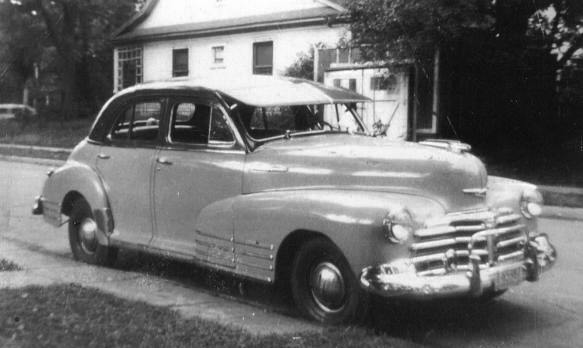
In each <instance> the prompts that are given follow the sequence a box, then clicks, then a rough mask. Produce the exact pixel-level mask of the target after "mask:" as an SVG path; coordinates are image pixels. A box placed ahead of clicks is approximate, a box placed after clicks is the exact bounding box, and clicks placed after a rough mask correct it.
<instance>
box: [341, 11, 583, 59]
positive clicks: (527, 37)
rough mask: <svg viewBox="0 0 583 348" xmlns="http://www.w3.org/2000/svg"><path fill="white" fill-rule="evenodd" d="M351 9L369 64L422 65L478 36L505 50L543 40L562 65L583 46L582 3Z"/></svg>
mask: <svg viewBox="0 0 583 348" xmlns="http://www.w3.org/2000/svg"><path fill="white" fill-rule="evenodd" d="M349 9H350V12H351V16H352V20H353V22H352V35H353V41H354V44H356V45H359V46H362V47H363V54H364V56H365V57H366V58H368V59H379V60H391V59H399V60H402V59H414V60H416V61H422V60H424V59H426V58H429V57H431V55H432V54H433V52H434V51H435V49H436V48H437V47H443V46H446V45H449V44H451V43H453V42H456V41H457V40H458V39H460V38H462V37H464V36H465V35H467V34H468V33H476V32H481V33H482V34H485V35H487V36H489V37H491V38H493V39H494V38H495V39H496V40H498V41H499V42H500V43H501V44H502V45H504V44H506V45H514V46H516V45H519V46H520V45H525V44H526V43H527V42H529V41H530V42H532V40H533V39H536V40H539V42H541V43H544V44H546V45H547V48H548V49H549V51H551V50H552V52H553V53H555V54H557V55H558V60H559V65H564V64H565V63H567V62H568V60H569V59H571V57H572V56H573V54H574V53H575V52H576V51H577V50H578V49H580V48H582V47H583V1H581V0H493V1H492V0H356V1H353V2H351V3H350V4H349Z"/></svg>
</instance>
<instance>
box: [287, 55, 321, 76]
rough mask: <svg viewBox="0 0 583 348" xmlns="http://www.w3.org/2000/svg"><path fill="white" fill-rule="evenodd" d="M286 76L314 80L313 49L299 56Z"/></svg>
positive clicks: (288, 69)
mask: <svg viewBox="0 0 583 348" xmlns="http://www.w3.org/2000/svg"><path fill="white" fill-rule="evenodd" d="M284 75H285V76H291V77H299V78H303V79H308V80H313V79H314V49H313V48H311V49H310V51H309V52H308V53H305V52H302V53H299V54H298V60H296V61H295V62H294V63H293V64H292V65H291V66H289V67H288V68H287V69H286V71H285V74H284Z"/></svg>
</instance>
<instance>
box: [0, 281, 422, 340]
mask: <svg viewBox="0 0 583 348" xmlns="http://www.w3.org/2000/svg"><path fill="white" fill-rule="evenodd" d="M0 313H2V315H1V316H0V345H2V344H3V345H5V346H15V347H60V348H64V347H216V348H220V347H278V348H279V347H339V348H342V347H359V348H364V347H406V346H413V343H410V344H409V343H407V342H404V341H402V340H399V339H394V338H391V337H388V336H386V335H375V334H374V333H373V332H371V331H369V330H365V329H361V328H346V327H341V328H329V329H325V330H324V332H323V333H313V334H298V335H270V336H253V335H250V334H248V333H246V332H244V331H242V330H240V329H235V328H231V327H227V326H223V325H220V324H217V323H214V322H210V321H205V320H192V319H190V320H183V319H181V318H180V317H179V316H178V314H176V313H175V312H173V311H171V310H169V309H166V308H160V307H154V306H150V305H147V304H145V303H142V302H132V301H127V300H122V299H119V298H117V297H114V296H112V295H108V294H104V293H101V292H99V291H97V290H93V289H87V288H82V287H79V286H76V285H66V286H51V287H47V288H41V287H28V288H24V289H17V290H0Z"/></svg>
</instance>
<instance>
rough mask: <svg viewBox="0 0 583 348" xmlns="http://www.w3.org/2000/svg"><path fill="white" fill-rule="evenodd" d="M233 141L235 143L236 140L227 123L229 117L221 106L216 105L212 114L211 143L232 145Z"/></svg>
mask: <svg viewBox="0 0 583 348" xmlns="http://www.w3.org/2000/svg"><path fill="white" fill-rule="evenodd" d="M233 141H235V138H234V137H233V133H231V129H230V128H229V125H228V123H227V116H226V115H225V113H224V112H223V110H222V109H221V108H220V107H219V105H217V104H214V105H213V106H212V113H211V125H210V129H209V143H211V144H212V143H215V144H216V143H231V142H233Z"/></svg>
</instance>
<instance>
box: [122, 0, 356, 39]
mask: <svg viewBox="0 0 583 348" xmlns="http://www.w3.org/2000/svg"><path fill="white" fill-rule="evenodd" d="M322 2H323V3H324V4H325V5H326V3H332V5H333V4H336V5H337V6H331V5H327V6H326V7H319V8H312V9H304V10H295V11H286V12H279V13H270V14H263V15H256V16H247V17H240V18H231V19H224V20H214V21H208V22H200V23H187V24H178V25H168V26H160V27H154V28H137V29H136V27H137V26H138V25H139V24H140V23H142V22H143V21H144V20H145V19H146V18H147V17H148V16H149V15H150V14H151V13H152V11H153V10H154V8H155V7H156V5H157V4H158V0H150V1H148V2H147V3H146V5H145V6H144V8H143V10H142V11H141V12H140V13H139V14H137V15H136V16H134V18H132V19H131V20H130V21H128V22H127V23H126V24H124V25H123V26H122V27H121V28H120V29H119V30H118V31H117V32H116V33H115V34H114V37H113V41H114V42H115V43H133V42H140V41H152V40H165V39H178V38H184V37H201V36H211V35H225V34H233V33H237V32H249V31H258V30H268V29H280V28H288V27H298V26H307V25H317V24H325V23H331V22H332V21H339V20H342V19H343V16H344V15H345V12H344V11H342V10H341V9H342V8H343V7H342V5H340V3H341V2H343V1H342V0H322ZM338 5H340V6H338Z"/></svg>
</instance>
